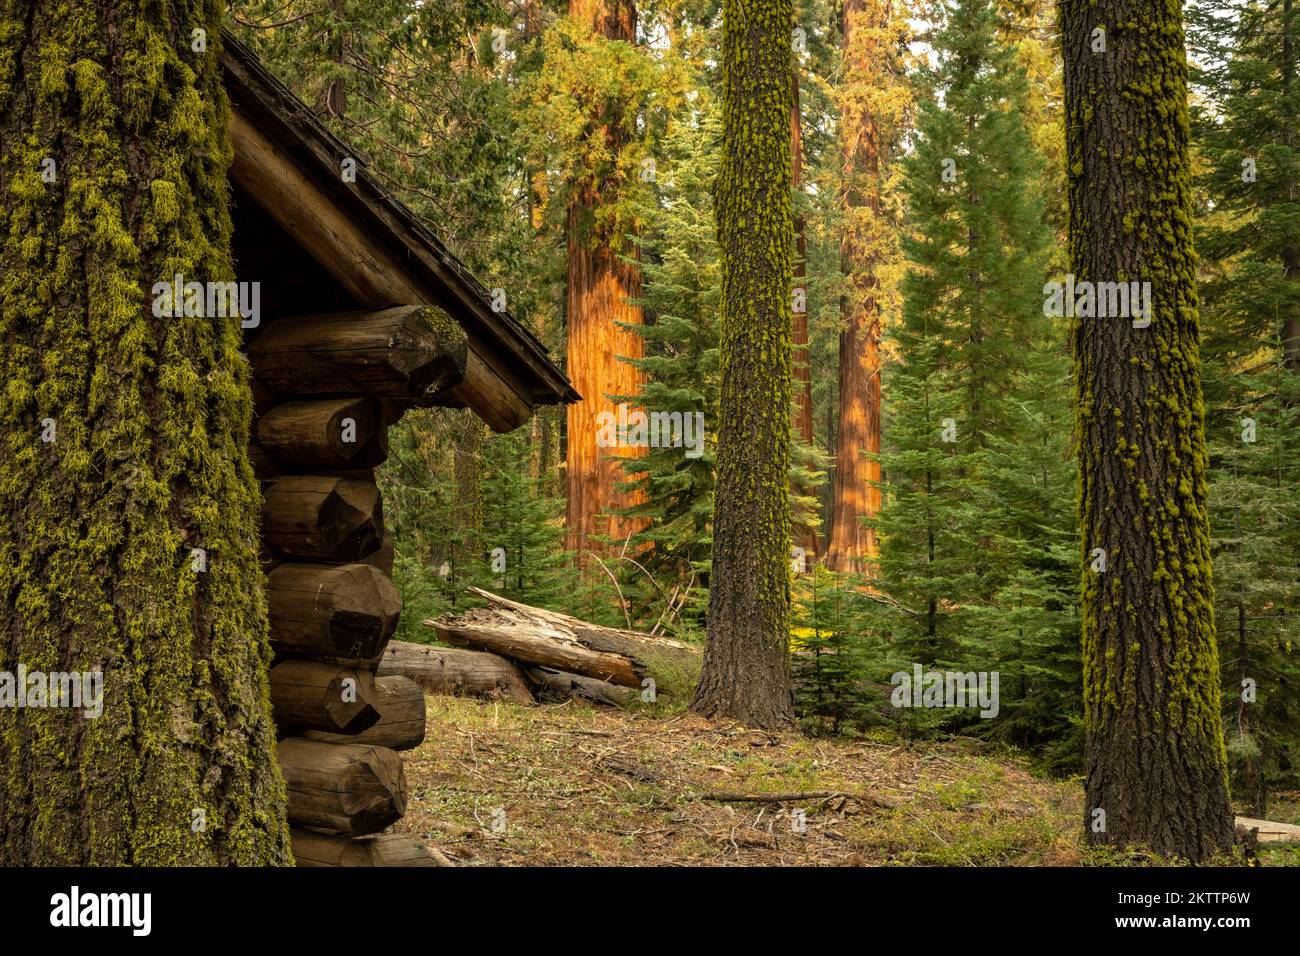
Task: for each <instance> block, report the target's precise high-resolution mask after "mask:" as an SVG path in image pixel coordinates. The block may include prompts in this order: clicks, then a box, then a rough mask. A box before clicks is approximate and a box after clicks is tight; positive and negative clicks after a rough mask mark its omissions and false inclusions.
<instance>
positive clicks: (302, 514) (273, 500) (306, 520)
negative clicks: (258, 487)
mask: <svg viewBox="0 0 1300 956" xmlns="http://www.w3.org/2000/svg"><path fill="white" fill-rule="evenodd" d="M262 534H263V536H264V537H265V538H266V540H267V542H268V543H269V544H270V545H271V547H272V548H274V549H275V551H277V552H278V553H280V554H282V555H284V556H285V557H288V558H304V559H307V560H311V559H313V558H315V559H319V560H325V561H356V560H357V559H358V558H362V557H365V556H366V555H368V554H370V553H372V552H374V551H376V550H378V549H379V548H380V547H381V545H382V544H383V537H384V518H383V503H382V502H381V500H380V497H379V489H378V488H376V487H375V486H374V484H373V483H371V482H368V481H357V480H355V479H352V478H337V477H329V476H323V475H291V476H289V477H285V478H281V479H279V480H278V481H274V482H272V483H271V484H270V485H269V486H268V487H267V489H266V491H265V492H264V494H263V501H262Z"/></svg>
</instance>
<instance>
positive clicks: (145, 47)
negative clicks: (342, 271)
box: [0, 0, 290, 865]
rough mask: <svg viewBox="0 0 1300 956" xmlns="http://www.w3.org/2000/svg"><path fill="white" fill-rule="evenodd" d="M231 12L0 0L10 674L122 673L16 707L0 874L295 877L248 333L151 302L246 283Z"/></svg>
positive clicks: (5, 767)
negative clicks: (229, 172)
mask: <svg viewBox="0 0 1300 956" xmlns="http://www.w3.org/2000/svg"><path fill="white" fill-rule="evenodd" d="M221 12H222V7H221V5H220V4H218V3H216V2H204V0H179V2H173V3H168V4H163V3H156V2H140V3H114V4H103V3H93V2H89V0H47V2H42V3H40V4H31V3H17V2H12V0H4V2H0V242H3V250H0V361H3V377H4V383H5V384H4V391H3V395H0V498H2V499H3V501H4V505H3V506H2V507H0V590H2V591H3V594H2V595H0V670H7V671H14V670H16V669H17V667H18V665H19V664H23V665H26V667H28V668H30V669H33V670H42V671H78V672H85V671H92V670H95V669H99V670H102V672H103V681H104V684H103V714H102V716H100V717H98V718H88V717H85V716H83V715H81V714H80V713H78V712H75V711H72V710H68V709H10V708H5V709H0V775H2V776H0V862H3V863H4V864H92V865H111V864H136V865H171V864H282V863H287V862H289V860H290V855H289V849H288V840H287V831H286V824H285V819H284V790H283V784H282V782H281V780H280V775H279V772H278V769H277V765H276V759H275V736H274V728H273V726H272V723H271V718H270V708H269V703H268V695H267V679H266V665H267V663H268V660H269V645H268V641H267V625H266V610H265V602H264V598H263V594H262V588H261V583H260V582H261V580H262V578H261V572H260V569H259V567H258V564H257V560H256V555H257V541H258V503H259V497H258V490H257V484H256V482H255V481H254V478H253V475H252V471H251V468H250V467H249V464H248V460H247V443H248V431H249V421H250V414H251V399H250V395H249V390H248V369H247V365H246V363H245V360H244V359H243V357H242V355H241V354H240V344H241V330H240V326H239V320H238V319H237V318H233V319H222V318H209V319H203V318H176V319H167V318H156V317H155V316H154V315H153V310H152V308H151V306H152V295H151V294H150V291H149V290H150V287H151V286H152V285H153V283H155V282H158V281H163V280H169V279H170V277H172V276H173V275H175V274H177V273H180V274H182V275H184V276H185V277H186V278H187V279H192V280H198V281H220V280H230V279H233V278H234V275H233V269H232V265H231V260H230V231H231V226H230V219H229V213H228V208H227V203H228V195H227V193H228V186H227V181H226V168H227V166H228V165H229V162H230V158H231V152H230V144H229V139H228V135H227V129H228V121H229V116H228V110H229V107H228V104H227V102H226V99H225V94H224V92H223V91H222V87H221V83H220V77H219V67H218V62H217V49H218V47H219V44H220V20H221ZM195 31H203V33H202V34H201V35H200V34H196V33H195ZM200 39H201V40H202V41H203V42H198V41H199V40H200ZM47 160H52V161H53V165H52V166H51V164H50V163H49V162H47ZM43 171H46V172H49V171H52V172H53V176H52V177H51V176H49V175H47V176H46V177H45V178H43V177H42V173H43ZM46 419H49V420H52V422H53V424H54V429H55V430H54V440H53V441H48V442H47V441H43V440H42V422H43V421H44V420H46ZM194 548H202V549H204V550H205V551H206V555H207V567H206V571H204V572H196V571H195V570H193V562H192V557H191V549H194Z"/></svg>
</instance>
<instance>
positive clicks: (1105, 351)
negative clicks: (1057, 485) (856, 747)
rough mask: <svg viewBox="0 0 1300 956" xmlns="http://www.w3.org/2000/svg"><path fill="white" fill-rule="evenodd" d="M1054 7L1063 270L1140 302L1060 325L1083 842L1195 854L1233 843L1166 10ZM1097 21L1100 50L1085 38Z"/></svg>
mask: <svg viewBox="0 0 1300 956" xmlns="http://www.w3.org/2000/svg"><path fill="white" fill-rule="evenodd" d="M1061 9H1062V45H1063V50H1064V58H1065V100H1066V104H1065V105H1066V111H1067V117H1066V130H1067V136H1068V141H1067V148H1068V162H1069V196H1070V223H1069V225H1070V257H1071V262H1072V268H1073V272H1074V275H1075V281H1076V282H1082V281H1092V282H1106V281H1110V282H1121V281H1123V282H1129V281H1135V282H1144V281H1149V282H1150V283H1151V305H1152V309H1151V315H1150V319H1151V324H1150V327H1148V328H1140V327H1139V328H1135V327H1134V325H1133V322H1132V321H1131V320H1130V319H1129V318H1082V319H1076V320H1075V327H1074V331H1073V349H1074V364H1075V387H1076V401H1077V441H1078V454H1079V466H1080V481H1081V492H1080V527H1081V531H1082V547H1083V555H1084V571H1083V581H1084V583H1083V598H1082V614H1083V668H1084V706H1085V720H1086V728H1087V739H1088V744H1087V764H1088V780H1087V805H1086V811H1085V812H1086V820H1085V826H1086V828H1087V830H1086V832H1087V834H1088V836H1089V839H1090V840H1091V841H1092V842H1094V843H1106V844H1145V845H1147V846H1149V847H1151V848H1152V849H1155V850H1157V851H1160V852H1163V853H1173V854H1179V855H1182V856H1185V857H1188V858H1191V859H1195V860H1199V859H1204V858H1205V857H1207V856H1208V855H1210V854H1212V853H1214V852H1215V851H1218V850H1221V849H1223V848H1225V847H1227V846H1229V845H1230V844H1231V843H1232V839H1233V824H1232V814H1231V812H1230V810H1229V806H1228V777H1227V769H1226V759H1225V754H1224V745H1223V734H1222V729H1221V726H1220V709H1219V659H1218V650H1217V647H1216V644H1215V634H1214V615H1213V593H1212V587H1211V580H1210V537H1209V523H1208V519H1207V515H1206V481H1205V470H1206V450H1205V434H1204V408H1203V405H1202V399H1201V384H1200V345H1199V328H1198V318H1197V298H1196V280H1195V259H1194V255H1193V251H1192V231H1191V230H1192V217H1191V189H1190V177H1191V172H1190V166H1189V157H1188V121H1187V61H1186V54H1185V52H1184V46H1183V26H1182V13H1181V8H1180V6H1179V5H1178V4H1172V3H1167V2H1165V0H1095V2H1093V0H1089V2H1083V0H1065V2H1064V3H1063V4H1062V8H1061ZM1099 28H1100V29H1102V30H1104V31H1105V38H1104V44H1105V49H1104V51H1101V50H1099V49H1098V50H1094V48H1095V47H1099V46H1100V43H1099V41H1098V37H1099V36H1100V35H1099V34H1096V33H1095V32H1094V31H1095V30H1097V29H1099ZM1139 324H1140V323H1139ZM1093 549H1103V550H1104V551H1105V553H1106V554H1105V558H1106V565H1105V567H1106V570H1105V571H1104V572H1097V571H1093V570H1092V567H1093V566H1094V563H1097V562H1096V561H1095V559H1094V558H1093V553H1094V552H1093ZM1098 566H1099V565H1098ZM1102 814H1104V817H1103V816H1102Z"/></svg>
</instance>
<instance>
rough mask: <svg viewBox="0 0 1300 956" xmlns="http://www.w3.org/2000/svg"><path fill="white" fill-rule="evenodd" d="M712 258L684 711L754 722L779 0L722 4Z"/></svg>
mask: <svg viewBox="0 0 1300 956" xmlns="http://www.w3.org/2000/svg"><path fill="white" fill-rule="evenodd" d="M722 16H723V40H722V58H723V76H724V79H723V94H722V116H723V134H722V161H721V164H720V167H719V171H718V182H717V189H716V202H715V206H714V209H715V215H716V217H717V223H718V246H719V250H720V253H721V262H722V317H721V322H722V336H721V353H722V354H721V364H722V393H721V400H720V405H721V408H720V415H719V417H720V421H719V426H718V457H717V490H716V498H715V505H714V519H713V567H712V573H711V576H710V580H709V586H710V590H709V617H708V629H709V641H708V646H707V648H706V652H705V657H704V667H703V671H702V673H701V675H700V684H699V687H698V689H697V690H696V693H695V699H694V701H693V702H692V704H691V707H692V709H693V710H694V711H696V712H697V713H701V714H705V715H708V716H721V717H733V718H736V719H738V720H741V721H744V722H746V723H749V724H752V725H754V726H758V727H769V728H775V727H782V726H786V725H788V724H790V723H792V722H793V721H794V703H793V698H792V693H791V689H790V673H789V666H788V663H787V659H786V645H787V642H788V640H789V618H790V582H789V564H788V557H787V554H788V551H789V546H790V516H789V509H788V506H787V500H786V496H787V493H788V489H789V465H790V402H791V391H792V380H791V378H792V376H791V328H792V315H793V314H792V310H791V291H790V290H791V283H792V281H793V269H792V261H791V259H792V252H793V246H794V225H793V220H792V212H791V201H790V179H791V172H790V127H789V123H790V110H791V84H790V75H791V70H792V69H793V63H792V62H791V56H792V53H791V48H790V35H791V32H792V29H793V26H794V10H793V5H792V3H791V0H725V2H724V4H723V14H722Z"/></svg>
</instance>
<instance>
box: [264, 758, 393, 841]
mask: <svg viewBox="0 0 1300 956" xmlns="http://www.w3.org/2000/svg"><path fill="white" fill-rule="evenodd" d="M279 755H280V770H281V772H282V773H283V774H284V784H285V789H286V791H287V793H288V798H289V800H288V803H289V822H290V823H294V824H298V825H299V826H308V827H320V828H322V829H325V830H333V831H336V832H338V833H346V834H349V835H351V836H365V835H366V834H368V833H378V832H379V831H380V830H382V829H383V828H384V827H386V826H388V825H389V824H390V823H394V822H396V821H397V820H399V819H401V816H402V814H404V813H405V812H406V774H405V773H404V772H403V770H402V758H401V757H399V756H398V755H397V754H395V753H394V752H393V751H391V750H389V749H387V748H386V747H373V746H366V745H358V744H326V743H320V742H319V741H315V740H304V739H302V738H301V737H288V738H286V739H284V740H281V741H280V744H279Z"/></svg>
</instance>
